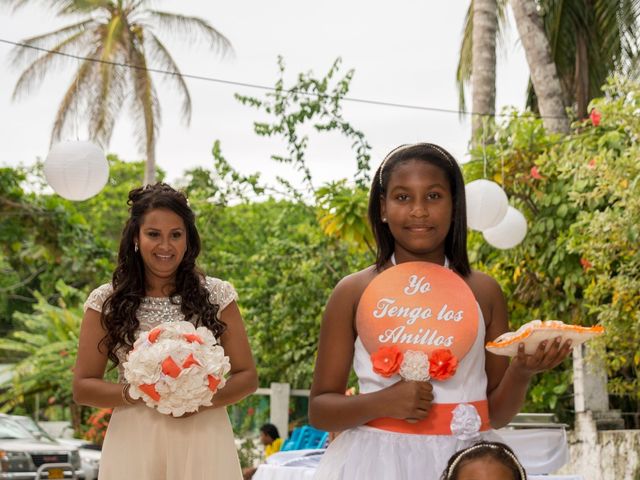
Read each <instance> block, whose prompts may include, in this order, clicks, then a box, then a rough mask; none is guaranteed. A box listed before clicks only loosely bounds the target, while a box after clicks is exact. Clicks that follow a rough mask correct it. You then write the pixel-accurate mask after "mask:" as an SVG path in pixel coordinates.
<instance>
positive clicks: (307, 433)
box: [280, 425, 329, 451]
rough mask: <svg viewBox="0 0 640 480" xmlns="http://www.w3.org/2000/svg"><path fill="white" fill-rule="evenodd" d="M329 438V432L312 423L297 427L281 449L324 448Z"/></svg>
mask: <svg viewBox="0 0 640 480" xmlns="http://www.w3.org/2000/svg"><path fill="white" fill-rule="evenodd" d="M328 440H329V432H323V431H322V430H318V429H317V428H313V427H312V426H311V425H305V426H303V427H297V428H295V429H294V430H293V432H292V433H291V437H289V438H288V439H287V440H286V441H285V442H284V445H282V448H281V449H280V451H288V450H306V449H310V448H311V449H313V448H324V447H325V446H326V445H327V441H328Z"/></svg>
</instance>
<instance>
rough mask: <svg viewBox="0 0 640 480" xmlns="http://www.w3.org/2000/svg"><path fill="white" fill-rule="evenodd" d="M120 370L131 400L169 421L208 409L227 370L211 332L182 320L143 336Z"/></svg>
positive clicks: (225, 362) (227, 362)
mask: <svg viewBox="0 0 640 480" xmlns="http://www.w3.org/2000/svg"><path fill="white" fill-rule="evenodd" d="M123 367H124V378H125V379H126V381H127V382H129V384H130V385H131V387H130V388H129V395H130V396H131V398H133V399H138V398H142V399H143V400H144V402H145V403H146V404H147V405H148V406H150V407H155V408H156V409H157V410H158V411H159V412H160V413H164V414H171V415H173V416H174V417H179V416H181V415H183V414H185V413H189V412H195V411H196V410H198V408H200V407H202V406H210V405H212V402H211V399H212V397H213V395H214V394H215V392H217V391H218V389H220V388H222V387H224V384H225V375H226V374H227V373H229V370H230V369H231V365H230V363H229V357H226V356H225V354H224V349H223V348H222V346H220V345H218V344H217V342H216V339H215V337H214V336H213V334H212V333H211V331H210V330H209V329H208V328H206V327H198V328H196V327H195V326H194V325H193V324H192V323H190V322H186V321H182V322H170V323H164V324H162V325H160V326H158V327H156V328H154V329H153V330H150V331H148V332H142V333H141V334H140V336H139V337H138V339H137V340H136V341H135V343H134V344H133V350H131V352H129V354H128V356H127V361H126V362H124V364H123Z"/></svg>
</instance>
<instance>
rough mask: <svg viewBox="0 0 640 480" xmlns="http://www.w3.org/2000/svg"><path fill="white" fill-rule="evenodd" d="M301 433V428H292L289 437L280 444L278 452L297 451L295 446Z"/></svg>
mask: <svg viewBox="0 0 640 480" xmlns="http://www.w3.org/2000/svg"><path fill="white" fill-rule="evenodd" d="M301 433H302V427H297V428H294V429H293V432H291V436H290V437H289V438H287V439H286V440H285V442H284V443H283V444H282V448H281V449H280V451H281V452H286V451H288V450H297V448H296V445H297V444H298V439H299V438H300V434H301Z"/></svg>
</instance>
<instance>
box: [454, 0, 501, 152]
mask: <svg viewBox="0 0 640 480" xmlns="http://www.w3.org/2000/svg"><path fill="white" fill-rule="evenodd" d="M504 1H505V0H472V1H471V3H470V5H469V10H468V11H467V15H466V18H465V27H464V35H463V41H462V45H461V47H460V61H459V63H458V71H457V74H456V82H457V84H458V91H459V99H460V107H461V109H462V110H465V108H466V106H465V96H464V87H465V85H466V84H467V83H469V81H470V80H471V93H472V109H471V111H472V113H473V119H472V125H471V139H472V141H473V142H474V143H475V142H477V141H478V138H479V137H480V136H481V135H484V130H485V126H486V120H487V118H488V117H487V116H491V115H493V114H494V113H495V110H496V39H497V37H498V32H499V29H500V24H501V23H504V18H501V19H500V22H499V19H498V14H499V13H501V12H504V7H502V6H500V7H499V6H498V4H499V3H504Z"/></svg>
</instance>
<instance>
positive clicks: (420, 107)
mask: <svg viewBox="0 0 640 480" xmlns="http://www.w3.org/2000/svg"><path fill="white" fill-rule="evenodd" d="M0 42H1V43H6V44H9V45H13V46H16V47H21V48H30V49H32V50H37V51H40V52H46V53H52V54H55V55H60V56H63V57H67V58H73V59H75V60H84V61H89V62H95V63H101V64H105V65H112V66H115V67H122V68H129V69H132V70H141V71H145V72H150V73H158V74H161V75H171V76H180V77H183V78H189V79H192V80H201V81H205V82H213V83H220V84H224V85H233V86H236V87H245V88H254V89H259V90H266V91H271V92H274V91H276V90H277V89H276V88H275V87H270V86H267V85H260V84H257V83H250V82H239V81H236V80H226V79H223V78H214V77H207V76H204V75H193V74H189V73H179V72H176V71H171V70H162V69H159V68H149V67H141V66H139V65H131V64H129V63H122V62H112V61H109V60H102V59H99V58H90V57H83V56H81V55H74V54H72V53H66V52H59V51H56V50H49V49H46V48H42V47H37V46H35V45H29V44H28V43H20V42H14V41H11V40H6V39H3V38H0ZM287 92H289V93H291V92H292V90H287ZM296 93H298V94H300V95H307V96H310V97H319V96H320V94H316V93H310V92H300V91H296ZM342 100H344V101H345V102H351V103H360V104H366V105H376V106H381V107H392V108H404V109H407V110H421V111H427V112H437V113H455V114H456V115H466V116H474V115H479V116H483V117H511V116H512V115H511V114H503V113H487V114H482V113H476V112H468V111H465V110H455V109H450V108H439V107H429V106H424V105H412V104H407V103H395V102H385V101H382V100H371V99H366V98H355V97H343V98H342ZM536 118H563V117H556V116H542V115H536Z"/></svg>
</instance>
